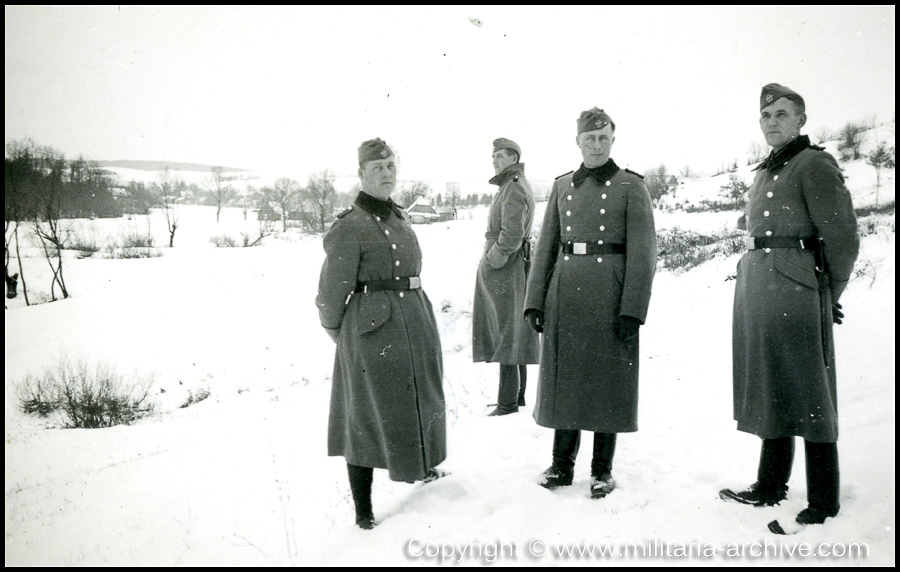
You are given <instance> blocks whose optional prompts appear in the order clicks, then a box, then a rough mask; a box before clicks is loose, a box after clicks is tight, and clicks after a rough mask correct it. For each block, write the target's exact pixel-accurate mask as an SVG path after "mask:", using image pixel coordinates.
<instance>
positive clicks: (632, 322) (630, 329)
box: [616, 316, 641, 342]
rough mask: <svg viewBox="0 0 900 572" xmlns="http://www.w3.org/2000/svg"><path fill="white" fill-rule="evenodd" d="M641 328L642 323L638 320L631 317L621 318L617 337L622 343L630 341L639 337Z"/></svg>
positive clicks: (617, 325) (617, 327)
mask: <svg viewBox="0 0 900 572" xmlns="http://www.w3.org/2000/svg"><path fill="white" fill-rule="evenodd" d="M640 327H641V321H640V320H638V319H637V318H632V317H631V316H619V321H618V322H616V337H618V338H619V340H620V341H623V342H625V341H628V340H630V339H631V338H633V337H635V336H636V335H638V330H639V329H640Z"/></svg>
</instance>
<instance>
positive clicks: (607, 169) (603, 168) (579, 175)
mask: <svg viewBox="0 0 900 572" xmlns="http://www.w3.org/2000/svg"><path fill="white" fill-rule="evenodd" d="M618 172H619V166H618V165H616V162H615V161H613V160H612V157H610V158H609V160H608V161H606V163H603V164H602V165H600V166H599V167H597V168H596V169H588V168H587V167H585V166H584V163H582V164H581V166H580V167H578V170H577V171H575V174H574V175H572V183H574V184H575V186H576V187H577V186H578V185H580V184H581V183H583V182H584V180H585V179H587V178H588V176H590V177H591V178H592V179H594V180H595V181H597V184H598V185H602V184H603V183H605V182H606V181H608V180H610V179H612V178H613V176H614V175H615V174H616V173H618Z"/></svg>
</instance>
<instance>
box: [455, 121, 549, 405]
mask: <svg viewBox="0 0 900 572" xmlns="http://www.w3.org/2000/svg"><path fill="white" fill-rule="evenodd" d="M521 156H522V149H521V147H519V145H518V144H517V143H516V142H515V141H511V140H509V139H505V138H500V139H495V140H494V151H493V154H492V159H493V163H494V177H493V178H492V179H491V180H490V183H491V184H492V185H499V187H500V188H499V189H498V190H497V194H496V195H495V196H494V200H493V201H492V202H491V210H490V212H489V214H488V224H487V231H486V232H485V235H484V237H485V242H484V253H483V255H482V257H481V263H480V264H479V265H478V274H477V277H476V279H475V298H474V304H473V308H472V359H473V361H475V362H495V363H499V364H500V388H499V390H498V392H497V407H496V408H495V409H494V410H493V411H492V412H491V413H490V415H507V414H509V413H515V412H516V411H518V410H519V407H520V406H522V405H525V384H526V382H527V367H526V365H527V364H534V363H538V361H539V352H540V336H539V335H538V333H537V332H534V331H532V329H531V328H529V327H528V324H527V322H525V320H523V319H522V307H523V306H524V304H525V279H526V276H527V273H528V270H527V265H528V264H530V261H529V260H528V256H529V255H530V250H531V242H530V240H531V224H532V222H533V220H534V193H533V192H532V190H531V185H530V184H528V180H527V179H526V178H525V165H524V164H523V163H520V162H519V159H520V157H521Z"/></svg>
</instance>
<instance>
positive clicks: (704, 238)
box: [656, 226, 744, 270]
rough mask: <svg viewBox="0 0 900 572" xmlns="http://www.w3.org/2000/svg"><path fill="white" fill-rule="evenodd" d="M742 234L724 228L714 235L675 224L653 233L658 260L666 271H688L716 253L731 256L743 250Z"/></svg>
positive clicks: (713, 256) (710, 258) (714, 256)
mask: <svg viewBox="0 0 900 572" xmlns="http://www.w3.org/2000/svg"><path fill="white" fill-rule="evenodd" d="M743 237H744V233H743V232H740V231H728V230H724V231H723V233H722V234H721V235H718V234H711V235H705V234H699V233H696V232H691V231H689V230H684V229H682V228H679V227H677V226H676V227H673V228H671V229H662V230H660V231H659V232H657V233H656V241H657V245H658V248H659V254H658V263H659V264H661V265H662V267H663V268H668V269H670V270H679V269H680V270H690V269H691V268H693V267H695V266H698V265H700V264H703V263H704V262H706V261H708V260H712V259H714V258H716V257H717V256H731V255H732V254H735V253H738V252H741V251H743V250H744V241H743Z"/></svg>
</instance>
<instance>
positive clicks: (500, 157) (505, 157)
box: [491, 149, 516, 175]
mask: <svg viewBox="0 0 900 572" xmlns="http://www.w3.org/2000/svg"><path fill="white" fill-rule="evenodd" d="M491 157H492V158H493V161H494V174H495V175H499V174H500V173H501V172H502V171H503V169H505V168H507V167H509V166H510V165H512V164H513V163H515V162H516V156H515V154H514V153H511V152H510V151H509V150H507V149H498V150H496V151H494V154H493V155H492V156H491Z"/></svg>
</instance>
